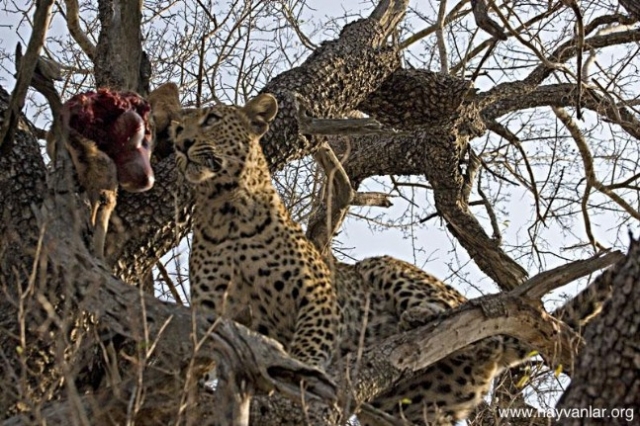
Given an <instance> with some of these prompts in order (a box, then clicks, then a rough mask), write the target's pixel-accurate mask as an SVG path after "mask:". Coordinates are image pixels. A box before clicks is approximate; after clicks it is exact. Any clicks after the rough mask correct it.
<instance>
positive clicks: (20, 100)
mask: <svg viewBox="0 0 640 426" xmlns="http://www.w3.org/2000/svg"><path fill="white" fill-rule="evenodd" d="M52 6H53V0H41V1H38V2H36V10H35V12H34V14H33V30H32V33H31V37H30V38H29V44H28V45H27V51H26V52H25V54H24V56H23V57H22V60H21V65H20V69H19V70H17V74H18V75H17V77H16V86H15V87H14V88H13V93H12V94H11V100H10V102H9V106H8V108H7V109H6V110H5V111H4V117H3V121H2V123H0V154H5V153H7V152H8V151H9V150H10V149H11V148H12V146H13V143H14V137H15V132H16V127H17V125H18V120H19V118H20V114H21V111H22V108H23V107H24V99H25V97H26V95H27V90H28V89H29V85H30V84H31V78H32V76H33V73H34V71H35V70H36V66H37V64H38V59H39V56H40V50H41V49H42V46H43V45H44V39H45V36H46V34H47V30H48V29H49V22H50V21H51V7H52Z"/></svg>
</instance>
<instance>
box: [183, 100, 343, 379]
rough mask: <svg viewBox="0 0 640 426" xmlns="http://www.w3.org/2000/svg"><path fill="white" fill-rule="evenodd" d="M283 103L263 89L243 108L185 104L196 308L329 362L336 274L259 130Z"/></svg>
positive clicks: (314, 361) (297, 353) (309, 358)
mask: <svg viewBox="0 0 640 426" xmlns="http://www.w3.org/2000/svg"><path fill="white" fill-rule="evenodd" d="M276 112H277V102H276V100H275V98H274V97H273V96H271V95H268V94H264V95H260V96H258V97H256V98H254V99H252V100H250V101H249V102H248V103H247V104H246V105H245V106H244V107H239V106H227V105H216V106H213V107H209V108H202V109H194V110H189V111H184V112H183V114H182V116H181V119H180V120H178V121H177V122H174V123H173V124H172V138H173V140H174V142H175V149H176V161H177V165H178V168H179V169H180V171H181V172H182V174H183V175H184V177H185V178H186V179H187V181H189V182H190V183H192V184H193V185H194V186H195V211H194V215H193V242H192V248H191V256H190V258H189V279H190V285H191V301H192V305H193V307H194V308H195V309H196V310H198V311H201V312H204V313H214V314H216V315H224V316H227V317H231V318H237V317H246V316H247V315H246V314H247V312H246V311H247V308H248V310H249V319H248V320H245V322H247V323H249V325H250V326H251V328H252V329H254V330H256V331H258V332H260V333H262V334H264V335H266V336H269V337H272V338H274V339H276V340H277V341H279V342H280V343H282V344H283V345H284V346H285V348H286V349H287V350H288V351H289V352H290V353H291V355H293V356H294V357H296V358H298V359H300V360H302V361H305V362H307V363H309V364H311V365H315V366H318V367H325V366H326V365H327V364H328V362H329V361H330V359H331V357H332V355H333V354H334V352H335V348H336V344H337V342H338V336H337V333H338V326H339V316H340V314H339V309H338V303H337V297H336V292H335V289H334V288H333V286H332V283H331V273H330V270H329V268H328V267H327V265H326V264H325V262H324V261H323V260H322V258H321V256H320V254H319V253H318V251H317V250H316V249H315V247H314V246H313V244H311V242H309V241H308V240H307V239H306V237H305V235H304V233H303V231H302V229H301V228H300V226H299V225H298V224H297V223H295V222H294V221H293V220H292V219H291V218H290V217H289V214H288V212H287V210H286V208H285V207H284V205H283V203H282V201H281V200H280V197H279V196H278V194H277V192H276V190H275V189H274V187H273V185H272V183H271V176H270V174H269V169H268V167H267V162H266V160H265V158H264V155H263V153H262V149H261V147H260V143H259V140H260V137H261V136H262V135H263V134H264V133H265V132H266V131H267V129H268V127H269V123H270V122H271V120H273V118H274V117H275V115H276Z"/></svg>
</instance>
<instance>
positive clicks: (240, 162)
mask: <svg viewBox="0 0 640 426" xmlns="http://www.w3.org/2000/svg"><path fill="white" fill-rule="evenodd" d="M277 111H278V102H277V101H276V98H274V97H273V96H272V95H269V94H262V95H259V96H257V97H255V98H253V99H251V100H250V101H249V102H247V104H246V105H245V106H243V107H241V106H236V105H215V106H211V107H206V108H198V109H191V110H185V111H183V112H182V114H181V117H180V119H179V120H174V121H173V122H172V124H171V130H170V135H171V138H172V139H173V142H174V145H175V150H176V163H177V165H178V169H179V170H180V172H181V173H183V174H184V176H185V178H186V179H187V181H189V182H191V183H193V184H200V183H203V182H206V181H211V180H217V181H228V180H234V179H239V178H240V176H241V175H242V173H243V171H244V170H245V168H246V167H247V165H248V162H250V161H253V160H254V156H252V154H253V153H254V152H255V150H259V149H260V144H259V142H260V138H261V137H262V135H264V134H265V133H266V132H267V130H268V129H269V123H271V121H272V120H273V119H274V117H275V116H276V113H277Z"/></svg>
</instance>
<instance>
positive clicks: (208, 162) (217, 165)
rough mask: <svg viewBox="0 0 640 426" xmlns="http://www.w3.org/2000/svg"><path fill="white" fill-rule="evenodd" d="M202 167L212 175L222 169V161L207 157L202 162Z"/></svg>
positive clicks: (211, 156)
mask: <svg viewBox="0 0 640 426" xmlns="http://www.w3.org/2000/svg"><path fill="white" fill-rule="evenodd" d="M204 165H205V166H206V167H207V168H208V169H209V170H211V171H212V172H214V173H217V172H219V171H220V170H221V169H222V160H221V159H220V158H218V157H216V156H215V155H208V156H207V158H206V159H205V160H204Z"/></svg>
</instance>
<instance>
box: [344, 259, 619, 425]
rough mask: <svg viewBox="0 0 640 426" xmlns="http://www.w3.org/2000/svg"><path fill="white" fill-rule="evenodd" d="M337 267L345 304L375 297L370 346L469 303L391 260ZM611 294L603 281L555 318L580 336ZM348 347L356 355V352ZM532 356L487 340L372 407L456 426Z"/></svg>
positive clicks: (369, 416)
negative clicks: (505, 376)
mask: <svg viewBox="0 0 640 426" xmlns="http://www.w3.org/2000/svg"><path fill="white" fill-rule="evenodd" d="M337 269H338V270H339V272H338V273H337V274H336V276H337V277H338V278H337V279H339V280H341V283H340V285H339V286H338V288H342V289H343V291H342V292H339V300H340V303H341V305H342V306H348V309H349V310H350V311H352V312H356V309H357V308H356V307H357V306H362V302H361V301H360V302H358V301H356V300H348V297H349V296H347V295H352V296H351V298H353V295H355V296H356V297H358V298H360V299H361V300H364V298H366V297H369V298H370V307H369V312H368V317H367V321H366V323H367V324H368V325H367V327H366V328H365V330H364V345H365V347H370V346H372V345H375V344H376V343H379V342H380V341H382V340H384V339H386V338H388V337H391V336H393V335H396V334H398V333H400V332H403V331H407V330H409V329H412V328H415V326H416V323H417V324H427V323H429V322H430V321H432V320H435V319H437V317H438V316H439V315H441V314H443V313H444V312H445V311H447V310H450V309H454V308H456V307H458V306H460V305H463V304H465V303H467V302H468V299H467V298H466V297H465V296H463V295H462V294H461V293H460V292H458V291H457V290H456V289H455V288H453V287H451V286H450V285H447V284H445V283H444V282H442V281H441V280H439V279H438V278H436V277H435V276H433V275H431V274H429V273H427V272H425V271H424V270H422V269H420V268H418V267H417V266H415V265H413V264H411V263H408V262H405V261H402V260H399V259H396V258H393V257H391V256H378V257H370V258H367V259H364V260H362V261H360V262H357V263H356V264H355V265H354V267H353V268H350V270H347V269H345V268H337ZM340 269H342V270H340ZM341 293H342V294H341ZM365 293H366V294H365ZM611 294H612V289H611V287H610V286H609V285H607V281H606V280H599V281H598V280H597V281H596V282H594V283H592V284H591V285H590V286H588V287H587V288H586V289H585V290H584V291H583V292H581V293H580V294H579V295H578V296H576V297H575V298H574V299H573V300H571V301H570V302H569V303H567V304H566V305H565V306H563V307H562V308H560V309H558V310H557V311H556V312H555V313H554V315H555V316H556V317H557V318H558V319H560V320H562V321H563V322H565V324H567V325H568V326H569V327H571V328H573V329H574V330H576V331H578V332H579V331H580V329H581V328H582V327H584V326H585V325H586V324H587V323H588V322H589V321H590V320H591V319H593V318H594V317H595V316H596V315H597V314H598V313H599V312H600V311H601V310H602V307H603V305H604V304H605V302H606V301H607V300H608V299H609V298H610V297H611ZM358 303H359V304H358ZM363 317H364V313H363V312H362V309H360V312H357V313H354V314H352V317H351V318H349V320H350V321H353V322H354V323H356V324H357V323H360V324H362V323H363V319H364V318H363ZM345 333H346V335H351V336H350V338H349V340H350V341H351V342H354V341H355V340H356V336H355V334H357V333H360V330H359V329H358V327H356V326H354V325H353V324H352V325H351V327H346V331H345ZM352 344H353V343H352ZM344 348H345V347H344V346H343V349H344ZM347 349H350V350H353V347H351V348H347ZM534 354H535V351H533V350H532V348H531V347H530V346H528V345H527V344H526V343H524V342H521V341H520V340H518V339H517V338H514V337H511V336H506V335H498V336H492V337H489V338H485V339H482V340H480V341H478V342H475V343H473V344H471V345H469V346H467V347H465V348H462V349H460V350H458V351H456V352H454V353H452V354H450V355H449V356H447V357H446V358H444V359H442V360H440V361H438V362H436V363H434V364H432V365H430V366H428V367H427V368H425V369H423V370H421V371H418V372H415V373H412V374H411V375H410V376H409V377H408V378H407V379H404V380H401V381H400V382H399V383H396V384H395V385H394V386H393V387H392V388H391V389H389V390H387V391H385V392H384V393H382V394H381V395H378V396H377V397H376V398H375V399H374V400H373V401H371V402H370V406H371V407H373V409H374V410H379V411H382V412H383V413H385V414H387V415H390V416H392V417H394V418H396V419H402V420H403V421H404V422H406V423H402V422H401V423H402V424H411V425H438V426H449V425H454V424H456V422H458V421H460V420H465V419H466V418H468V416H469V414H470V413H471V412H472V411H473V410H474V409H475V408H476V407H478V406H479V405H480V403H481V402H482V401H483V400H484V398H485V397H486V396H487V394H488V393H489V392H490V390H491V387H492V384H493V382H494V379H496V378H497V377H498V376H499V375H500V374H501V373H503V372H505V371H506V370H507V369H509V368H512V367H515V366H518V365H521V364H522V363H524V362H526V361H527V360H528V359H530V358H531V357H532V356H533V355H534ZM357 417H358V421H359V424H360V425H361V426H383V425H387V424H389V423H388V422H387V421H386V420H382V419H381V417H380V416H378V415H376V413H375V412H374V413H372V412H371V411H370V410H369V411H367V410H363V411H361V412H360V413H359V414H358V416H357Z"/></svg>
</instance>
